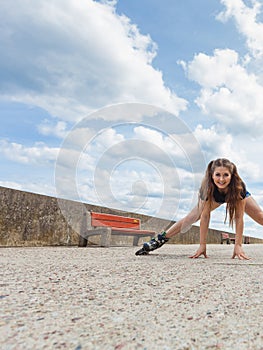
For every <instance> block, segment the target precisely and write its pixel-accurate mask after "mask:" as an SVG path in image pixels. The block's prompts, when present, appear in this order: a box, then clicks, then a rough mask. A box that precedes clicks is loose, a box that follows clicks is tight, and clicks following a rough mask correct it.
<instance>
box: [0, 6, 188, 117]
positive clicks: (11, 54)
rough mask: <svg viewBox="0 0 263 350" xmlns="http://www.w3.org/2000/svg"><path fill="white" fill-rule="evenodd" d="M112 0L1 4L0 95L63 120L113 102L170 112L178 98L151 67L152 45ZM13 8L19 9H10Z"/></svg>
mask: <svg viewBox="0 0 263 350" xmlns="http://www.w3.org/2000/svg"><path fill="white" fill-rule="evenodd" d="M114 4H115V3H114V2H105V3H99V2H96V1H92V0H87V1H85V2H83V1H81V0H64V1H56V2H47V1H44V0H40V1H38V2H35V1H33V0H28V1H23V0H14V1H12V4H9V3H4V2H2V3H1V5H0V6H1V9H0V21H1V37H0V39H1V42H2V48H3V51H2V55H1V58H0V63H1V67H2V68H1V69H2V70H3V73H4V74H2V76H3V77H5V78H4V79H2V82H1V86H2V91H1V93H2V95H3V97H5V98H6V99H9V100H14V101H23V102H25V103H30V104H34V105H37V106H40V107H42V108H44V109H46V110H47V111H49V112H50V113H51V114H52V115H54V116H57V117H59V118H60V119H64V120H74V121H76V120H78V119H80V118H82V117H83V116H86V115H87V114H89V113H90V112H91V111H93V110H94V109H97V108H101V107H103V106H105V105H108V104H112V103H118V102H134V101H136V102H146V103H152V104H156V101H158V104H159V105H161V106H163V107H165V108H167V109H169V110H170V111H172V112H174V113H175V114H178V113H179V111H180V110H183V109H185V108H186V101H185V100H184V99H180V98H178V97H177V95H176V94H175V93H174V92H173V91H171V90H169V89H168V88H167V87H166V86H165V84H164V81H163V77H162V73H161V72H160V71H158V70H157V69H155V68H154V67H153V66H152V60H153V59H154V57H155V56H156V54H157V47H156V44H155V43H154V42H153V40H152V39H151V38H150V36H149V35H143V34H141V33H140V30H139V28H138V27H137V26H136V25H135V24H133V23H131V21H130V20H129V19H128V18H127V17H125V16H124V15H122V16H119V15H117V14H116V12H115V7H114ZM16 9H19V11H17V10H16Z"/></svg>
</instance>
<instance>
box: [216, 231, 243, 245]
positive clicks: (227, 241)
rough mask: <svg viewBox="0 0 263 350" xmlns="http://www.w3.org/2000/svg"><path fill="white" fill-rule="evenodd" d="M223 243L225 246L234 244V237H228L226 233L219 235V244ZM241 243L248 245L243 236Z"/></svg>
mask: <svg viewBox="0 0 263 350" xmlns="http://www.w3.org/2000/svg"><path fill="white" fill-rule="evenodd" d="M224 241H226V244H230V243H231V242H232V243H235V241H236V239H235V237H229V234H228V233H221V244H223V243H224ZM243 241H244V244H249V243H250V239H249V237H247V236H244V239H243Z"/></svg>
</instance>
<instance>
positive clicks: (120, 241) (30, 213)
mask: <svg viewBox="0 0 263 350" xmlns="http://www.w3.org/2000/svg"><path fill="white" fill-rule="evenodd" d="M0 205H1V211H0V247H15V246H76V245H78V240H79V232H80V229H81V220H82V218H83V213H84V212H86V211H90V210H92V211H97V212H103V213H109V214H116V215H123V216H130V217H134V218H138V219H140V220H141V225H142V229H148V230H154V231H156V232H157V233H158V232H161V231H162V230H165V229H167V228H168V227H169V226H171V225H172V224H173V223H174V221H170V220H166V219H162V218H157V217H152V216H148V215H144V214H138V213H132V212H125V211H121V210H117V209H113V208H106V207H101V206H97V205H92V204H88V203H81V202H77V201H73V200H67V199H61V198H56V197H52V196H47V195H43V194H37V193H32V192H27V191H22V190H16V189H12V188H7V187H1V186H0ZM221 232H222V231H219V230H214V229H209V234H208V240H207V243H208V244H209V243H213V244H217V243H220V242H221ZM229 235H230V236H231V237H232V236H234V235H232V234H229ZM144 240H145V239H144ZM146 240H147V239H146ZM91 243H92V244H98V237H94V238H93V237H92V238H91ZM141 243H142V241H140V242H139V244H141ZM169 243H172V244H198V243H199V227H197V226H192V227H191V228H190V230H189V231H188V232H186V233H180V234H178V235H176V236H174V237H173V238H172V239H171V240H170V241H169ZM250 243H263V240H261V239H257V238H250ZM111 244H112V245H132V237H124V236H113V237H112V242H111Z"/></svg>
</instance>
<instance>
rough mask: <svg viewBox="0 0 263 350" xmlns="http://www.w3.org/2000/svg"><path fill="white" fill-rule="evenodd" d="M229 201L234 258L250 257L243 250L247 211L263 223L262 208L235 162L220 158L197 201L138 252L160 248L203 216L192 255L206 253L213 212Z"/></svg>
mask: <svg viewBox="0 0 263 350" xmlns="http://www.w3.org/2000/svg"><path fill="white" fill-rule="evenodd" d="M223 203H226V217H225V221H226V219H227V218H228V219H229V224H230V225H231V226H233V224H234V223H235V230H236V238H235V246H234V252H233V255H232V258H233V259H234V258H235V257H238V259H242V260H248V259H249V257H248V256H246V254H245V253H244V251H243V249H242V236H243V230H244V213H246V214H248V215H249V216H250V217H251V218H252V219H253V220H255V221H256V222H257V223H259V224H260V225H263V211H262V210H261V208H260V207H259V206H258V204H257V203H256V201H255V200H254V199H253V197H252V196H251V194H250V193H249V192H248V191H247V190H246V186H245V184H244V182H243V181H242V179H241V178H240V176H239V175H238V172H237V168H236V166H235V164H233V163H232V162H230V161H229V160H228V159H225V158H219V159H216V160H213V161H211V162H210V163H209V164H208V166H207V169H206V173H205V177H204V179H203V181H202V184H201V188H200V191H199V200H198V204H197V205H196V206H195V207H194V208H193V209H192V210H191V212H190V213H189V214H188V215H187V216H186V217H185V218H183V219H182V220H180V221H178V222H176V223H175V224H174V225H173V226H171V227H170V228H169V229H168V230H167V231H166V232H162V233H161V234H159V235H158V236H157V237H156V238H153V239H152V240H151V241H150V242H147V243H144V245H143V248H142V249H140V250H138V251H137V252H136V255H146V254H148V253H149V252H150V251H152V250H155V249H157V248H160V247H161V246H162V245H163V244H164V243H166V242H167V241H168V240H169V238H171V237H172V236H174V235H176V234H177V233H180V232H186V231H187V230H188V229H189V228H190V227H191V225H192V224H193V223H194V222H196V221H198V220H199V219H200V246H199V248H198V250H197V251H196V253H195V254H194V255H192V256H191V258H198V257H199V256H201V255H204V257H205V258H207V255H206V238H207V233H208V227H209V221H210V214H211V211H212V210H214V209H216V208H218V207H219V206H220V205H222V204H223Z"/></svg>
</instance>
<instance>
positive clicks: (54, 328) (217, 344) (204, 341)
mask: <svg viewBox="0 0 263 350" xmlns="http://www.w3.org/2000/svg"><path fill="white" fill-rule="evenodd" d="M196 249H197V245H168V244H167V245H165V246H163V247H162V248H161V249H159V250H157V251H155V252H153V253H152V254H151V255H149V256H139V257H137V256H135V255H134V253H135V251H136V250H137V248H134V247H111V248H77V247H71V248H66V247H56V248H55V247H48V248H1V249H0V264H1V269H0V274H1V279H0V287H1V288H0V304H1V306H0V313H1V318H0V348H1V349H2V350H13V349H14V350H20V349H21V350H22V349H23V350H25V349H34V350H35V349H37V350H40V349H73V350H83V349H91V350H93V349H98V350H100V349H102V350H108V349H109V350H112V349H113V350H120V349H123V350H126V349H127V350H128V349H131V350H132V349H136V350H137V349H147V350H154V349H158V350H159V349H163V350H168V349H172V350H186V349H202V350H203V349H224V350H227V349H231V350H235V349H236V350H243V349H244V350H249V349H251V350H260V349H261V350H262V349H263V308H262V305H263V303H262V301H263V273H262V272H263V245H254V244H253V245H252V244H251V245H244V249H245V252H246V253H247V254H248V255H249V256H251V257H252V258H253V259H252V260H249V261H239V260H236V259H235V260H232V259H230V258H231V255H232V250H233V245H208V255H209V259H204V258H199V259H196V260H192V259H189V258H188V256H189V255H191V254H192V253H194V252H195V250H196Z"/></svg>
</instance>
